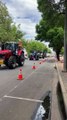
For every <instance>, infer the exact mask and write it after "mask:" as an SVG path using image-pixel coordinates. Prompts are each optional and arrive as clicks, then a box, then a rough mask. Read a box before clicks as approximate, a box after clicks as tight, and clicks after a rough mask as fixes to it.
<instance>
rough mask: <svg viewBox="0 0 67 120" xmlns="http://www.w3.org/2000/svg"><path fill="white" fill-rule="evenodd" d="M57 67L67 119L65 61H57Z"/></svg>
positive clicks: (66, 73)
mask: <svg viewBox="0 0 67 120" xmlns="http://www.w3.org/2000/svg"><path fill="white" fill-rule="evenodd" d="M56 69H57V73H58V81H59V84H60V88H61V92H62V97H63V102H64V111H65V115H66V118H65V120H67V72H65V71H64V63H63V61H60V62H56Z"/></svg>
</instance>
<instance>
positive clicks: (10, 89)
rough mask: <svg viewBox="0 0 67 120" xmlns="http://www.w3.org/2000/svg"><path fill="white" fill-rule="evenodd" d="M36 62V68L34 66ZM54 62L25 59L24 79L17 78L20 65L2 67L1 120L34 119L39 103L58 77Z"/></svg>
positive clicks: (0, 84) (0, 91)
mask: <svg viewBox="0 0 67 120" xmlns="http://www.w3.org/2000/svg"><path fill="white" fill-rule="evenodd" d="M34 62H35V66H36V69H35V70H33V69H32V66H33V64H34ZM54 65H55V63H54V62H50V61H45V62H42V63H41V64H39V61H29V60H26V61H25V65H24V67H22V75H23V77H24V79H23V80H21V81H20V80H17V76H18V74H19V69H20V68H19V67H17V68H16V69H14V70H9V69H7V68H6V67H2V68H0V120H33V118H34V114H35V110H36V109H37V106H38V104H41V102H42V101H43V98H44V97H45V95H46V93H47V91H49V90H50V91H51V90H52V83H53V80H54V79H55V77H56V72H55V69H54Z"/></svg>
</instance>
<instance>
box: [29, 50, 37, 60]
mask: <svg viewBox="0 0 67 120" xmlns="http://www.w3.org/2000/svg"><path fill="white" fill-rule="evenodd" d="M29 60H39V53H38V52H36V51H33V52H31V53H30V55H29Z"/></svg>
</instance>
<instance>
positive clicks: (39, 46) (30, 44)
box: [26, 40, 47, 53]
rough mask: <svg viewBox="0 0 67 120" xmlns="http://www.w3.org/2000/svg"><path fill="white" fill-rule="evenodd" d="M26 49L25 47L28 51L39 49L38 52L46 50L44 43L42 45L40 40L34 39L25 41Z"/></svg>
mask: <svg viewBox="0 0 67 120" xmlns="http://www.w3.org/2000/svg"><path fill="white" fill-rule="evenodd" d="M26 49H27V51H28V53H30V52H31V51H34V50H36V51H40V52H43V51H45V52H47V47H46V45H44V44H43V43H41V42H38V41H35V40H32V41H29V42H27V45H26Z"/></svg>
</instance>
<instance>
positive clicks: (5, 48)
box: [0, 42, 25, 69]
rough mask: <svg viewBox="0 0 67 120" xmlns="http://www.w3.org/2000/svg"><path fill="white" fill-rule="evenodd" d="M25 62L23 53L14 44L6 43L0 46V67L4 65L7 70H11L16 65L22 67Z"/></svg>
mask: <svg viewBox="0 0 67 120" xmlns="http://www.w3.org/2000/svg"><path fill="white" fill-rule="evenodd" d="M24 61H25V57H24V51H23V49H22V48H21V47H20V46H18V43H16V42H7V43H5V44H2V45H1V50H0V66H1V65H2V64H5V65H6V66H7V67H8V68H10V69H13V68H15V67H16V65H17V64H18V65H19V66H23V65H24Z"/></svg>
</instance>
